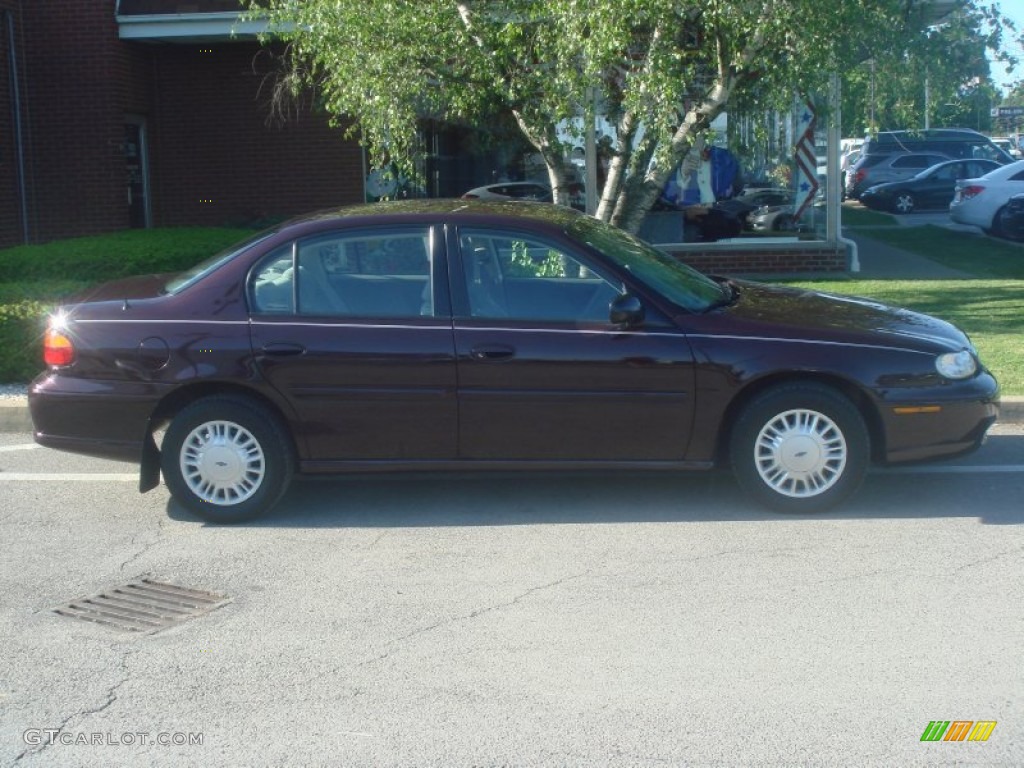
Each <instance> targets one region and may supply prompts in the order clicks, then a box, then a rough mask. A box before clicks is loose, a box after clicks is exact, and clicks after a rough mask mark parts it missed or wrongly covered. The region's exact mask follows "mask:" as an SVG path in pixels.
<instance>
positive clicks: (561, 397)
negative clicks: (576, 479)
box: [448, 227, 694, 462]
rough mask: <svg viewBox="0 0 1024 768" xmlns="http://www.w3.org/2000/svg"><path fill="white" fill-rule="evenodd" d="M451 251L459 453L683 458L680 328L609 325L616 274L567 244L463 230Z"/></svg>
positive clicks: (685, 380)
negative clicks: (454, 254) (457, 374)
mask: <svg viewBox="0 0 1024 768" xmlns="http://www.w3.org/2000/svg"><path fill="white" fill-rule="evenodd" d="M448 249H449V253H457V254H458V255H459V257H458V258H457V259H453V261H452V269H451V275H452V283H451V288H452V300H453V307H454V312H455V320H454V325H455V346H456V354H457V357H458V371H459V446H460V456H461V457H462V458H464V459H471V460H495V461H522V460H539V461H549V462H571V461H590V462H593V461H609V460H617V461H652V460H681V459H683V458H684V454H685V451H686V447H687V444H688V441H689V436H690V429H691V421H692V416H693V407H694V402H693V367H694V366H693V358H692V354H691V352H690V347H689V344H688V342H687V340H686V339H685V337H684V335H683V334H682V333H681V332H680V331H679V330H678V329H676V328H674V327H673V326H672V324H671V323H669V322H668V321H667V320H662V321H659V320H658V319H657V318H655V317H653V316H652V317H651V318H650V319H649V322H648V323H645V324H644V325H643V326H642V327H639V328H633V329H625V328H621V327H617V326H613V325H611V324H610V323H609V304H610V303H611V301H612V300H613V299H614V298H615V297H616V296H618V295H619V294H620V293H621V291H622V290H623V285H622V283H621V281H618V280H616V279H615V278H614V277H613V276H610V275H609V274H608V273H607V272H605V271H603V269H602V268H601V266H600V265H599V264H596V263H594V262H593V261H592V260H590V259H589V258H588V257H587V255H586V254H583V253H581V252H580V251H579V250H578V249H575V248H574V247H573V245H572V244H571V243H568V242H566V241H562V240H557V241H556V240H554V239H551V238H546V237H538V236H536V235H535V234H532V233H529V232H525V231H516V230H515V229H488V228H484V227H462V228H459V229H457V230H455V229H453V230H451V231H450V232H449V235H448Z"/></svg>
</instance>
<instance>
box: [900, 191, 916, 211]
mask: <svg viewBox="0 0 1024 768" xmlns="http://www.w3.org/2000/svg"><path fill="white" fill-rule="evenodd" d="M896 210H898V211H900V212H901V213H909V212H910V211H912V210H914V198H912V197H907V196H906V195H902V196H900V197H897V198H896Z"/></svg>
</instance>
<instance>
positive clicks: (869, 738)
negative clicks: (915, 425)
mask: <svg viewBox="0 0 1024 768" xmlns="http://www.w3.org/2000/svg"><path fill="white" fill-rule="evenodd" d="M1022 496H1024V429H1022V428H1021V427H997V428H996V430H995V431H994V433H993V435H992V437H991V438H990V440H989V442H988V443H987V444H986V445H985V446H984V447H983V448H982V450H981V451H980V452H978V453H977V454H975V455H973V456H971V457H969V458H966V459H958V460H955V461H952V462H948V463H946V464H942V465H932V466H925V467H918V468H910V469H903V470H899V471H885V472H877V473H875V474H872V475H871V476H870V477H869V479H868V481H867V483H866V484H865V487H864V488H863V490H862V491H861V493H860V494H859V495H858V496H857V497H856V498H855V499H854V500H853V501H852V502H851V503H849V504H847V505H846V506H844V507H843V508H841V509H839V510H837V511H835V512H832V513H829V514H827V515H823V516H815V517H783V516H778V515H774V514H770V513H764V512H761V511H759V510H757V509H754V508H751V507H750V505H749V504H748V503H747V502H746V501H745V499H744V498H743V497H741V496H740V495H739V493H738V492H737V491H736V489H735V487H734V485H733V482H732V480H731V478H730V476H728V475H727V474H712V475H686V476H683V477H667V476H661V475H657V476H650V475H641V476H636V475H626V476H615V475H611V476H608V475H600V476H599V475H592V474H591V475H566V476H539V475H527V476H516V477H509V476H495V475H487V476H465V475H458V476H440V477H438V476H433V477H429V476H410V477H398V478H395V477H373V478H347V479H332V480H316V481H307V482H302V483H300V484H298V485H297V486H296V487H294V488H293V490H292V492H291V493H290V494H289V496H288V497H287V498H286V500H285V502H284V503H283V505H282V506H281V507H280V508H279V509H278V510H277V511H276V512H275V513H274V514H273V515H272V516H271V517H269V518H267V519H266V520H264V521H262V522H261V523H259V524H253V525H246V526H239V527H214V526H207V525H204V524H203V523H201V522H199V521H197V520H196V519H193V518H191V517H189V516H188V515H187V514H186V513H185V512H183V511H182V510H181V509H180V508H178V507H177V506H176V505H174V504H172V503H169V501H168V496H167V494H166V491H165V490H164V489H162V488H161V489H158V490H157V491H154V492H152V493H150V494H147V495H144V496H140V495H139V494H138V493H137V492H136V489H135V474H134V471H133V468H132V467H130V466H128V465H122V464H116V463H111V462H104V461H96V460H90V459H84V458H76V457H73V456H68V455H65V454H59V453H56V452H51V451H49V450H47V449H42V448H34V447H32V443H31V440H30V438H29V436H28V435H19V434H9V435H0V500H2V503H0V540H2V542H3V544H2V547H3V549H2V552H3V557H2V559H0V648H2V649H3V653H2V655H0V765H18V766H111V765H118V766H134V765H139V766H163V765H202V766H222V765H223V766H236V765H257V764H259V765H346V766H361V765H366V766H387V765H401V766H463V765H464V766H470V765H558V766H562V765H570V766H577V765H578V766H600V765H623V766H655V765H658V766H661V765H683V764H686V765H716V766H717V765H765V766H781V765H857V766H869V765H878V766H883V765H884V766H892V765H900V766H913V765H942V764H958V765H964V764H967V765H979V764H984V765H1021V764H1024V664H1021V638H1022V637H1024V527H1022V523H1024V503H1022V501H1021V498H1022ZM144 576H149V577H154V578H157V579H160V580H164V581H168V582H171V583H175V584H180V585H183V586H188V587H193V588H198V589H203V590H211V591H214V592H217V593H220V594H222V595H224V596H226V597H227V598H229V600H230V601H229V602H228V603H227V604H226V605H224V606H223V607H220V608H218V609H216V610H214V611H212V612H209V613H206V614H205V615H202V616H200V617H198V618H195V619H192V620H190V621H188V622H185V623H182V624H180V625H178V626H176V627H173V628H171V629H167V630H164V631H162V632H159V633H156V634H143V635H132V634H128V633H125V632H121V631H117V630H113V629H110V628H107V627H104V626H101V625H97V624H92V623H87V622H84V621H79V620H76V619H71V618H66V617H63V616H60V615H58V614H56V613H55V612H54V610H53V609H54V608H56V607H58V606H60V605H62V604H64V603H66V602H68V601H70V600H73V599H76V598H80V597H83V596H88V595H92V594H95V593H97V592H99V591H101V590H104V589H108V588H110V587H113V586H117V585H120V584H125V583H127V582H129V581H131V580H134V579H138V578H140V577H144ZM934 720H943V721H947V720H949V721H956V720H971V721H980V720H989V721H996V723H997V725H996V727H995V728H994V730H993V731H992V733H991V736H990V737H989V739H988V740H987V741H984V742H936V743H932V742H922V741H921V736H922V734H923V732H924V730H925V728H926V727H927V726H928V725H929V722H930V721H934ZM189 741H191V742H192V743H188V742H189ZM178 742H184V743H178ZM198 742H201V743H198Z"/></svg>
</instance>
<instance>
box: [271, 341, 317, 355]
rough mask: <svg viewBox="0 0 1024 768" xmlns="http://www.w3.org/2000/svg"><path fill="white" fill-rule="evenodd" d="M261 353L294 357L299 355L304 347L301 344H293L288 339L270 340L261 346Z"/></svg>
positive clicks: (303, 350) (304, 349)
mask: <svg viewBox="0 0 1024 768" xmlns="http://www.w3.org/2000/svg"><path fill="white" fill-rule="evenodd" d="M261 350H262V352H263V354H265V355H272V356H274V357H294V356H296V355H301V354H302V353H303V352H305V351H306V348H305V347H304V346H302V345H301V344H294V343H292V342H290V341H272V342H270V343H269V344H264V345H263V346H262V347H261Z"/></svg>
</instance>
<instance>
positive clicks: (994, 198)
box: [949, 160, 1024, 236]
mask: <svg viewBox="0 0 1024 768" xmlns="http://www.w3.org/2000/svg"><path fill="white" fill-rule="evenodd" d="M1022 192H1024V160H1018V161H1017V162H1015V163H1010V164H1009V165H1003V166H1000V167H999V168H996V169H995V170H994V171H989V172H988V173H986V174H985V175H984V176H979V177H978V178H976V179H961V180H960V181H958V182H957V183H956V192H955V193H954V196H953V202H952V203H950V204H949V215H950V217H951V218H952V219H953V221H955V222H957V223H958V224H970V225H972V226H975V227H980V228H981V229H982V230H984V231H985V232H986V233H988V234H990V235H996V236H999V235H1000V234H1001V232H1000V225H999V213H1000V211H1002V209H1003V207H1004V206H1005V205H1006V203H1007V202H1008V201H1009V199H1010V198H1011V197H1013V196H1014V195H1017V194H1020V193H1022Z"/></svg>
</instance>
